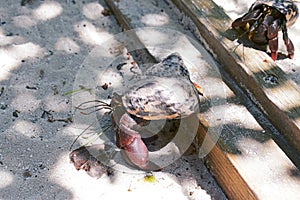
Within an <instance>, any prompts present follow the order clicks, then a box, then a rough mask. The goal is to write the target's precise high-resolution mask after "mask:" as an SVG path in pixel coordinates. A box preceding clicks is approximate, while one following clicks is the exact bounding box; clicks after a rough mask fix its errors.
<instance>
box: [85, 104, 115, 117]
mask: <svg viewBox="0 0 300 200" xmlns="http://www.w3.org/2000/svg"><path fill="white" fill-rule="evenodd" d="M98 106H100V105H98ZM98 106H93V107H90V108H97V107H98ZM103 109H109V110H110V111H112V108H111V107H109V106H103V107H101V108H98V109H96V110H92V111H90V112H80V114H83V115H89V114H92V113H94V112H97V111H100V110H103Z"/></svg>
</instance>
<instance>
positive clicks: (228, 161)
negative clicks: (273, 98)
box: [105, 0, 300, 199]
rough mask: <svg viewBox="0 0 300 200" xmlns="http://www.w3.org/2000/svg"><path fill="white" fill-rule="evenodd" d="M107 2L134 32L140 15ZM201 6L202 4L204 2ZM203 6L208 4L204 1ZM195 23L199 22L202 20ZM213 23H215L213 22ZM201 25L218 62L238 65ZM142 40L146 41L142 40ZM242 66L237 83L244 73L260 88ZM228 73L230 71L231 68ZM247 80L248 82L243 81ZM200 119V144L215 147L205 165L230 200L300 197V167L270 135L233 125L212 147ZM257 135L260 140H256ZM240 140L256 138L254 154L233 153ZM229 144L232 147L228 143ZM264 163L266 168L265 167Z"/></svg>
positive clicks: (239, 69) (183, 3) (245, 148)
mask: <svg viewBox="0 0 300 200" xmlns="http://www.w3.org/2000/svg"><path fill="white" fill-rule="evenodd" d="M105 1H106V3H107V5H108V7H109V9H110V10H112V11H113V14H114V15H115V17H116V19H117V20H118V22H119V23H120V25H121V26H122V27H123V29H124V30H129V29H131V28H132V27H133V26H132V25H131V23H135V22H136V21H135V20H138V19H139V16H134V17H132V19H131V18H130V16H128V15H126V13H123V12H124V9H123V10H122V7H120V5H119V4H118V2H117V1H116V0H105ZM174 2H175V1H174ZM176 2H177V1H176ZM176 2H175V3H176ZM205 2H207V1H205ZM209 2H210V1H209ZM177 3H178V4H177V6H178V7H180V6H183V5H185V3H186V1H178V2H177ZM198 3H200V1H199V2H198ZM201 3H204V2H203V1H201ZM145 4H146V3H145ZM179 4H180V5H179ZM145 6H146V5H145ZM185 6H186V5H185ZM206 6H207V7H206V8H207V10H205V11H211V10H212V9H211V8H215V9H216V12H219V9H218V8H217V7H210V5H206ZM141 9H142V8H141ZM181 9H182V8H181ZM186 9H187V10H186V11H187V12H190V11H189V8H186ZM202 11H203V9H201V12H202ZM190 14H192V13H190ZM212 16H213V15H212ZM219 16H220V14H219ZM191 18H192V17H191ZM220 19H222V20H226V19H227V20H228V21H227V23H229V24H230V19H229V18H228V17H227V18H226V16H222V17H219V19H217V20H220ZM194 20H198V18H196V19H194ZM203 20H205V19H203ZM210 23H212V22H211V21H210ZM219 23H220V24H219V26H220V27H221V26H223V27H224V28H226V27H225V26H224V22H223V23H221V22H219ZM208 24H209V23H208V22H207V21H206V25H208ZM215 25H216V24H214V26H215ZM198 26H200V25H198ZM201 26H203V27H201V28H203V30H202V31H203V32H205V33H204V34H203V32H202V31H200V32H201V33H202V34H203V35H206V34H207V35H209V37H208V38H210V40H206V42H207V43H208V44H209V45H211V44H212V43H213V45H212V46H211V49H212V50H215V48H216V49H217V51H214V53H216V57H217V58H218V61H219V62H221V60H222V59H223V63H227V64H231V63H235V62H237V61H236V60H237V59H239V55H238V54H237V55H236V54H235V53H234V52H230V51H229V50H226V48H225V47H224V46H223V47H220V46H222V42H221V43H220V40H222V39H220V38H219V39H217V38H215V36H214V34H213V33H217V32H216V31H215V30H214V29H213V28H212V29H208V28H206V27H205V25H203V24H202V25H201ZM207 27H209V26H207ZM198 28H199V27H198ZM233 33H234V31H233ZM235 34H236V33H235ZM137 37H138V36H137ZM203 37H204V36H203ZM222 37H223V36H221V38H222ZM224 40H226V38H225V39H224ZM140 41H141V42H142V40H140ZM230 42H231V43H232V46H233V48H234V46H235V44H233V42H232V41H230ZM228 44H229V42H228ZM222 49H223V50H222ZM224 49H225V50H224ZM222 51H225V52H227V53H225V55H219V54H222ZM250 51H251V50H250ZM237 52H239V49H237ZM240 53H242V52H240ZM253 53H254V54H256V52H255V51H253V52H252V53H251V54H247V55H246V56H245V60H246V61H247V62H250V61H251V59H250V58H251V56H253ZM231 54H232V55H231ZM241 55H242V54H241ZM219 56H221V60H220V59H219ZM255 56H258V58H261V59H268V57H267V56H265V57H264V55H263V54H262V53H258V55H255ZM246 61H245V62H246ZM267 64H272V66H273V63H272V62H268V63H267ZM240 65H242V66H243V65H244V64H242V62H241V61H238V63H237V64H236V66H235V68H234V69H236V70H237V69H238V70H237V71H236V72H235V73H230V75H231V76H232V77H234V78H235V79H236V80H237V77H236V76H240V74H241V76H242V77H238V80H240V81H252V82H253V83H255V84H256V86H257V85H258V83H257V82H255V78H256V77H251V76H249V74H248V73H250V72H251V71H250V70H249V69H247V68H242V67H241V66H240ZM228 67H229V66H227V68H228ZM224 68H226V67H224ZM227 68H226V69H227ZM226 71H228V69H227V70H226ZM272 73H273V72H272ZM243 78H244V79H245V80H243ZM279 81H281V80H279ZM238 83H239V85H240V86H242V88H244V89H245V90H246V91H247V92H248V94H251V95H253V94H252V93H250V89H248V88H247V86H246V85H245V84H243V82H238ZM248 90H249V91H248ZM261 90H263V89H261ZM261 90H259V89H258V91H260V92H262V93H264V91H261ZM251 95H250V97H251ZM252 97H253V99H252V100H256V98H254V97H255V96H254V95H253V96H252ZM258 102H259V103H258ZM257 103H258V105H259V106H260V104H261V102H260V101H257ZM262 105H264V104H262ZM261 109H264V107H261ZM235 111H237V110H235ZM238 112H240V113H242V114H244V115H247V116H246V117H245V118H246V119H247V120H246V124H243V125H245V126H247V125H249V124H252V125H253V126H255V127H256V128H257V130H261V127H258V125H257V122H253V120H251V115H250V114H249V113H246V109H241V108H240V109H239V110H238ZM249 115H250V116H249ZM199 120H200V122H201V124H202V125H200V126H199V128H198V134H197V138H198V142H199V145H201V144H202V143H203V141H204V139H205V142H206V143H205V144H206V145H207V146H213V148H212V149H211V151H210V152H209V153H208V154H207V155H206V157H205V158H204V160H205V162H207V163H206V166H207V167H208V168H210V171H211V173H212V175H213V176H214V177H215V179H216V180H217V182H218V183H219V185H220V186H221V187H222V189H223V190H224V192H225V193H226V195H227V196H228V198H229V199H280V198H281V197H282V196H280V195H278V196H276V194H278V193H280V194H282V193H285V194H282V195H284V196H285V197H291V196H295V194H296V195H298V196H300V194H299V193H298V192H296V191H297V190H298V189H299V187H300V184H299V181H298V180H295V178H294V177H293V176H291V175H290V174H289V172H290V170H294V169H295V170H296V167H295V166H294V165H293V163H292V162H291V161H290V160H289V159H288V158H287V156H286V155H285V154H284V153H283V151H282V150H281V149H280V147H279V146H278V145H277V144H276V143H275V142H274V141H273V140H272V138H270V137H269V136H268V135H267V134H262V133H260V132H256V131H253V130H246V129H243V128H241V129H236V128H235V127H232V128H229V126H230V124H229V125H228V126H227V127H225V129H226V128H227V129H228V130H227V131H229V132H230V131H231V132H233V135H234V136H233V135H229V136H228V138H219V140H218V142H217V144H216V145H215V141H213V140H211V145H210V144H209V142H210V137H209V135H208V129H209V125H208V123H206V122H205V119H199ZM247 123H248V124H247ZM243 125H242V126H243ZM247 131H249V132H247ZM247 134H248V135H247ZM249 134H250V135H252V136H253V138H252V137H249V138H248V136H249ZM256 136H257V138H255V137H256ZM225 137H226V136H225ZM236 137H240V139H245V140H247V139H249V140H251V139H252V140H251V142H250V144H249V143H244V144H243V145H244V147H240V149H241V150H242V151H243V150H245V151H250V153H247V152H243V153H241V154H238V153H234V152H233V151H234V150H235V149H234V148H237V149H238V148H239V147H233V149H232V146H234V145H235V144H234V143H235V142H234V141H233V140H234V139H235V138H236ZM255 139H258V141H256V140H255ZM225 140H227V141H225ZM228 141H229V142H230V143H231V144H228ZM226 142H227V143H226ZM252 142H254V143H252ZM256 142H257V143H256ZM242 143H243V141H241V143H240V144H242ZM243 148H244V149H243ZM251 148H252V149H251ZM238 150H239V149H238ZM251 150H252V151H253V152H252V154H251ZM274 160H276V162H274ZM262 163H263V165H264V166H265V167H262V166H261V165H262ZM258 172H259V173H258ZM258 174H263V175H258ZM274 176H276V180H278V181H275V182H276V183H274V184H271V186H270V187H269V185H270V184H269V183H272V182H273V181H274ZM294 186H295V187H294ZM266 187H267V189H266ZM269 189H271V190H273V192H271V193H270V192H269ZM274 190H275V191H274ZM283 191H284V192H283Z"/></svg>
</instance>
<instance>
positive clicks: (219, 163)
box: [197, 119, 257, 200]
mask: <svg viewBox="0 0 300 200" xmlns="http://www.w3.org/2000/svg"><path fill="white" fill-rule="evenodd" d="M200 121H201V125H200V126H199V128H198V134H197V135H198V140H199V141H198V142H199V143H200V144H202V143H203V141H204V139H206V142H207V143H210V144H208V145H209V146H210V145H214V141H212V140H211V139H210V137H209V135H207V129H208V126H207V123H205V122H203V119H201V120H200ZM221 146H226V145H224V144H222V141H221V140H219V142H218V144H217V145H215V146H214V147H213V148H212V150H211V151H210V153H209V154H208V155H207V156H206V158H205V159H206V161H207V162H208V163H207V165H208V166H209V167H210V168H211V169H210V170H211V171H212V172H213V175H214V177H216V179H217V181H218V183H219V185H220V186H221V187H222V188H223V190H224V191H225V192H226V195H227V196H228V197H229V199H249V200H250V199H257V196H256V195H255V191H252V190H251V188H250V186H249V185H248V184H247V182H246V181H245V180H244V179H243V177H242V176H241V174H240V173H239V172H238V170H237V168H236V166H234V164H233V163H232V162H231V161H230V158H229V157H228V154H227V153H226V152H224V150H223V149H222V148H221Z"/></svg>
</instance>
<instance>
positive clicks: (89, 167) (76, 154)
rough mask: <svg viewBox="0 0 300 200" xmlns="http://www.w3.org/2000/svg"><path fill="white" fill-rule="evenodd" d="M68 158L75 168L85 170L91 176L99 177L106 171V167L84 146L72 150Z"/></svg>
mask: <svg viewBox="0 0 300 200" xmlns="http://www.w3.org/2000/svg"><path fill="white" fill-rule="evenodd" d="M69 158H70V161H71V163H73V164H74V166H75V168H76V169H77V170H81V169H82V170H85V171H86V172H87V174H88V175H90V176H91V177H95V178H100V177H102V175H103V174H104V173H106V172H108V171H107V170H108V169H107V167H105V166H104V165H103V164H102V163H101V162H100V161H98V160H97V159H96V158H95V157H94V156H92V155H91V154H90V152H89V150H88V149H87V148H86V147H84V146H81V147H79V148H78V149H75V150H74V151H72V152H71V153H70V154H69Z"/></svg>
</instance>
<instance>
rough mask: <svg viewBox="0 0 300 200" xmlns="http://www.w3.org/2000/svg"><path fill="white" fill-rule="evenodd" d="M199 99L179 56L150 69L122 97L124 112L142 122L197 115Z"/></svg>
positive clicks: (171, 56) (172, 55) (166, 59)
mask: <svg viewBox="0 0 300 200" xmlns="http://www.w3.org/2000/svg"><path fill="white" fill-rule="evenodd" d="M199 102H200V101H199V96H198V93H197V91H196V89H195V87H194V85H193V83H192V82H191V80H190V77H189V72H188V70H187V68H186V66H185V65H184V63H183V61H182V58H181V57H180V55H179V54H177V53H173V54H171V55H169V56H168V57H167V58H165V59H163V60H162V61H161V62H160V63H158V64H155V65H153V66H152V67H150V68H149V69H148V70H147V71H146V73H145V75H144V76H141V77H140V79H139V80H138V81H136V82H135V83H134V86H133V87H131V88H130V89H129V90H127V92H125V94H124V95H123V96H122V104H123V106H124V107H125V109H126V111H127V112H128V113H130V114H132V115H135V116H137V117H139V118H142V119H145V120H160V119H178V118H183V117H187V116H189V115H191V114H193V113H197V112H199Z"/></svg>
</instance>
